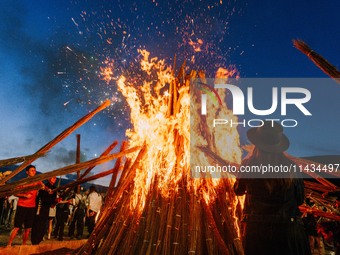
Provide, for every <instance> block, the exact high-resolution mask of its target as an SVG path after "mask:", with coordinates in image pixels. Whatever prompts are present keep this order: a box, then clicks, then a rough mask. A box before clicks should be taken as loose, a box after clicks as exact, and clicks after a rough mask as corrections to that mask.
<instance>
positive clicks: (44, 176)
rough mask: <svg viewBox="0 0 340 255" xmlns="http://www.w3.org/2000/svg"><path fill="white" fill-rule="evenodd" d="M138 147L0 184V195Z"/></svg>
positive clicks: (132, 150)
mask: <svg viewBox="0 0 340 255" xmlns="http://www.w3.org/2000/svg"><path fill="white" fill-rule="evenodd" d="M140 148H141V147H139V146H136V147H133V148H130V149H126V150H124V151H122V152H118V153H114V154H110V155H107V156H102V157H100V158H95V159H92V160H89V161H85V162H81V163H79V164H74V165H70V166H66V167H63V168H60V169H57V170H54V171H51V172H48V173H44V174H38V175H35V176H33V177H30V178H29V179H28V178H25V179H22V180H20V181H17V182H15V183H11V184H7V185H3V186H0V195H2V192H4V191H8V190H12V189H15V188H16V187H17V186H20V185H24V184H28V183H34V182H38V181H43V180H46V179H48V178H51V177H54V176H58V175H65V174H69V173H74V172H77V171H79V170H81V169H84V168H87V167H91V166H95V165H99V164H103V163H105V162H108V161H110V160H113V159H116V158H119V157H122V156H124V155H126V154H128V153H132V152H135V151H137V150H139V149H140Z"/></svg>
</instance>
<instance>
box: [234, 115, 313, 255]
mask: <svg viewBox="0 0 340 255" xmlns="http://www.w3.org/2000/svg"><path fill="white" fill-rule="evenodd" d="M247 136H248V139H249V140H250V141H251V142H252V143H253V144H254V145H255V147H254V149H253V151H252V153H250V155H249V156H248V157H246V158H245V159H244V160H243V161H242V163H241V166H240V174H239V176H238V179H237V180H236V182H235V184H234V191H235V193H236V195H238V196H243V195H245V204H244V209H243V220H242V221H243V224H244V232H243V246H244V251H245V255H253V254H254V255H257V254H262V255H267V254H268V255H269V254H270V255H274V254H276V255H287V254H289V255H310V254H311V252H310V247H309V243H308V239H307V237H306V234H305V230H304V226H303V222H302V220H301V218H300V215H301V214H300V211H299V208H298V206H299V205H300V204H302V203H303V201H304V185H303V180H302V179H301V178H297V177H298V176H296V173H298V172H299V169H298V167H297V165H296V164H295V163H294V162H293V161H291V160H290V159H288V158H287V157H286V155H285V154H284V153H283V152H284V151H285V150H287V149H288V147H289V140H288V138H287V137H286V136H285V135H284V134H283V128H282V126H281V125H280V124H278V123H276V122H273V121H265V122H264V125H263V126H261V127H257V128H251V129H249V130H248V132H247ZM265 167H267V172H265V171H263V170H264V169H265ZM275 167H276V168H275ZM274 168H275V169H276V170H277V169H281V170H279V171H277V172H276V171H269V170H270V169H271V170H273V169H274ZM245 169H247V172H245ZM250 169H253V171H250ZM289 169H290V170H291V171H289ZM241 170H242V171H241ZM256 170H260V173H258V172H256ZM284 170H288V171H284Z"/></svg>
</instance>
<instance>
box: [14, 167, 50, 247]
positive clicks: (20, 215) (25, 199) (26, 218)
mask: <svg viewBox="0 0 340 255" xmlns="http://www.w3.org/2000/svg"><path fill="white" fill-rule="evenodd" d="M36 173H37V171H36V168H35V166H33V165H29V166H28V167H26V174H27V177H28V178H31V177H33V176H35V175H36ZM37 184H38V183H32V184H29V185H27V186H35V185H37ZM39 184H41V187H42V188H44V184H43V183H42V182H39ZM37 194H38V190H31V191H27V192H24V193H20V194H16V195H17V196H18V197H19V200H18V206H17V212H16V214H15V219H14V228H13V230H12V232H11V233H10V236H9V240H8V245H7V246H11V245H12V242H13V240H14V238H15V236H16V235H17V233H18V231H19V229H20V228H21V227H22V225H24V233H23V235H22V244H26V241H27V239H28V236H29V234H30V231H31V228H32V225H33V220H34V213H35V207H36V198H37Z"/></svg>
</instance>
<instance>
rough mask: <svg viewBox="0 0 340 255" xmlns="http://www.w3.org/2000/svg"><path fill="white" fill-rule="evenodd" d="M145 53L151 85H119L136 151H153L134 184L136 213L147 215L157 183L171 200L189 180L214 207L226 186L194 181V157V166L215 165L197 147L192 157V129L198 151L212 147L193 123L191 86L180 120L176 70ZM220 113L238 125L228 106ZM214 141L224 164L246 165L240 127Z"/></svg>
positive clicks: (185, 90) (223, 75)
mask: <svg viewBox="0 0 340 255" xmlns="http://www.w3.org/2000/svg"><path fill="white" fill-rule="evenodd" d="M139 53H140V54H141V56H142V59H141V69H142V71H143V72H145V73H146V74H147V75H148V77H150V79H149V80H144V81H142V82H141V84H136V83H133V82H131V81H130V82H129V79H128V78H126V77H124V76H122V77H120V79H119V80H118V82H117V84H118V89H119V90H120V92H121V93H122V94H123V96H124V97H125V98H126V100H127V103H128V104H129V107H130V109H131V123H132V125H133V128H131V129H129V130H127V131H126V135H127V137H128V138H129V141H130V143H131V146H135V145H141V144H142V143H143V142H145V143H146V145H147V155H146V157H145V158H144V159H143V162H142V165H141V166H140V168H139V169H138V170H137V173H136V177H135V180H134V183H135V188H134V196H133V200H132V201H131V207H132V208H133V209H136V208H137V209H138V210H140V211H142V210H143V208H144V206H145V201H146V195H147V194H148V192H149V189H150V185H151V183H152V182H153V181H155V179H157V185H158V188H159V190H160V193H161V195H162V196H164V197H168V196H169V195H170V194H171V192H176V191H177V188H178V182H179V181H180V180H181V179H182V178H186V179H187V181H188V183H189V185H190V186H191V187H190V188H193V190H194V192H196V193H197V194H201V195H202V198H203V199H205V201H206V202H207V203H209V202H211V201H213V200H214V199H215V198H216V190H215V187H217V185H219V184H220V181H221V180H220V179H218V178H210V179H204V180H203V179H194V178H191V175H190V153H191V155H195V157H194V160H195V161H197V162H198V164H200V165H209V159H208V158H207V157H206V156H205V154H204V153H203V152H201V151H199V150H198V149H196V148H195V147H194V148H192V147H191V151H190V129H191V132H194V133H195V135H194V137H196V141H195V143H196V144H197V145H207V142H206V141H205V140H204V139H203V137H202V136H201V134H200V128H199V127H198V125H197V123H198V122H196V123H190V118H189V116H190V103H192V102H191V101H192V100H190V93H189V86H188V84H183V85H181V86H180V87H179V88H178V94H179V96H178V101H177V104H176V106H174V107H175V108H176V107H177V108H176V109H177V111H175V113H174V115H169V112H168V105H169V101H170V100H171V95H170V93H171V92H170V91H169V85H170V84H172V83H174V82H175V78H174V76H173V72H172V69H171V67H170V66H166V65H165V62H164V60H158V59H157V58H151V59H150V53H149V52H147V51H145V50H139ZM230 75H231V73H230V72H229V71H227V70H226V69H219V70H218V71H217V73H216V79H227V78H228V76H230ZM188 82H189V81H186V83H188ZM220 95H222V100H223V101H224V99H225V94H224V91H221V93H220ZM196 103H197V102H196ZM212 107H218V106H212ZM218 112H219V115H224V118H225V116H229V117H230V118H232V119H233V120H234V121H235V122H236V121H237V118H236V117H235V116H232V112H231V111H230V110H229V109H228V108H227V107H226V105H225V106H224V108H223V110H222V111H218ZM193 118H194V119H197V118H200V116H193ZM211 118H214V116H209V118H208V120H207V121H211ZM216 118H218V116H217V117H216ZM190 124H191V125H190ZM213 139H214V141H213V142H214V145H215V149H216V151H218V152H220V155H221V156H222V157H223V158H225V159H226V160H229V161H231V162H237V163H239V162H240V160H241V149H240V145H239V135H238V132H237V129H236V128H235V127H233V128H230V127H227V126H226V127H225V128H223V129H221V130H219V132H218V133H215V132H214V138H213ZM176 141H180V143H177V142H176ZM191 160H193V158H191ZM213 177H221V176H213ZM235 202H236V201H235Z"/></svg>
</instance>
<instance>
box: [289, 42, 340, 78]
mask: <svg viewBox="0 0 340 255" xmlns="http://www.w3.org/2000/svg"><path fill="white" fill-rule="evenodd" d="M293 45H294V47H295V48H297V49H298V50H299V51H301V52H302V53H303V54H305V55H306V56H307V57H308V58H309V59H310V60H311V61H312V62H313V63H314V64H315V65H316V66H317V67H319V68H320V69H321V70H322V71H323V72H324V73H325V74H327V75H328V76H329V77H331V78H333V79H334V80H335V81H336V82H337V83H340V71H339V70H337V69H336V67H335V66H333V65H332V64H331V63H329V62H328V61H327V60H326V59H325V58H324V57H322V56H321V55H320V54H318V53H317V52H315V51H314V50H312V49H311V48H310V47H309V46H308V45H307V44H306V43H305V42H304V41H302V40H293Z"/></svg>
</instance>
